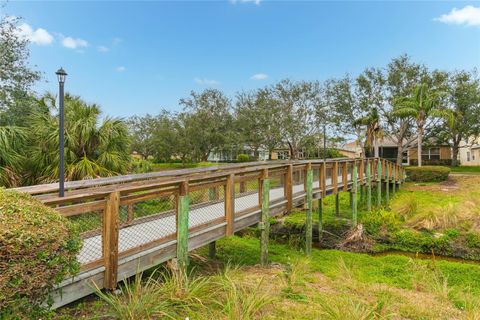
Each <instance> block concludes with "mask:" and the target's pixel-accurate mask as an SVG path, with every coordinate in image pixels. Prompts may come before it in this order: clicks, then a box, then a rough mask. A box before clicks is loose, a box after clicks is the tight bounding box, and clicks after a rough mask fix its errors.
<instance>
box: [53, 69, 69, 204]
mask: <svg viewBox="0 0 480 320" xmlns="http://www.w3.org/2000/svg"><path fill="white" fill-rule="evenodd" d="M55 74H56V75H57V78H58V106H59V108H58V109H59V110H58V118H59V130H58V135H59V143H60V157H59V163H58V173H59V176H58V178H59V188H58V195H59V196H60V197H63V196H64V194H65V159H64V157H65V110H64V98H65V94H64V91H63V89H64V84H65V79H66V78H67V73H66V72H65V70H63V68H60V69H58V70H57V72H55Z"/></svg>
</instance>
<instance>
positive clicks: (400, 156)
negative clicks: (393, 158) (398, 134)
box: [397, 141, 403, 165]
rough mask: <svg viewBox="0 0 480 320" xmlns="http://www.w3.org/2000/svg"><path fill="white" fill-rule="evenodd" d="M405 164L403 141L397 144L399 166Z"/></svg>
mask: <svg viewBox="0 0 480 320" xmlns="http://www.w3.org/2000/svg"><path fill="white" fill-rule="evenodd" d="M402 163H403V141H399V142H397V164H398V165H401V164H402Z"/></svg>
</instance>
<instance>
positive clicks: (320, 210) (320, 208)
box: [317, 197, 323, 243]
mask: <svg viewBox="0 0 480 320" xmlns="http://www.w3.org/2000/svg"><path fill="white" fill-rule="evenodd" d="M317 210H318V243H320V242H321V241H322V235H323V197H320V199H318V208H317Z"/></svg>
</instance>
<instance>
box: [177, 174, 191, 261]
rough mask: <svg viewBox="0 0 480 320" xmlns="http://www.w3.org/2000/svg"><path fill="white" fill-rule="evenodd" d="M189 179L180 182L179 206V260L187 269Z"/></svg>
mask: <svg viewBox="0 0 480 320" xmlns="http://www.w3.org/2000/svg"><path fill="white" fill-rule="evenodd" d="M189 205H190V200H189V197H188V181H184V182H182V183H181V184H180V192H179V194H178V208H177V260H178V267H179V268H180V269H181V270H186V268H187V266H188V211H189Z"/></svg>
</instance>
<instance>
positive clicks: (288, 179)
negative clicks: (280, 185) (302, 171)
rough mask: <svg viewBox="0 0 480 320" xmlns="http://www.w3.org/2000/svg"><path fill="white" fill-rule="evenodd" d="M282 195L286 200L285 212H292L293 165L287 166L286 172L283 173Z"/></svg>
mask: <svg viewBox="0 0 480 320" xmlns="http://www.w3.org/2000/svg"><path fill="white" fill-rule="evenodd" d="M283 190H284V195H285V198H286V199H287V212H291V211H292V207H293V165H291V164H289V165H288V166H287V172H286V173H285V186H284V189H283Z"/></svg>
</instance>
